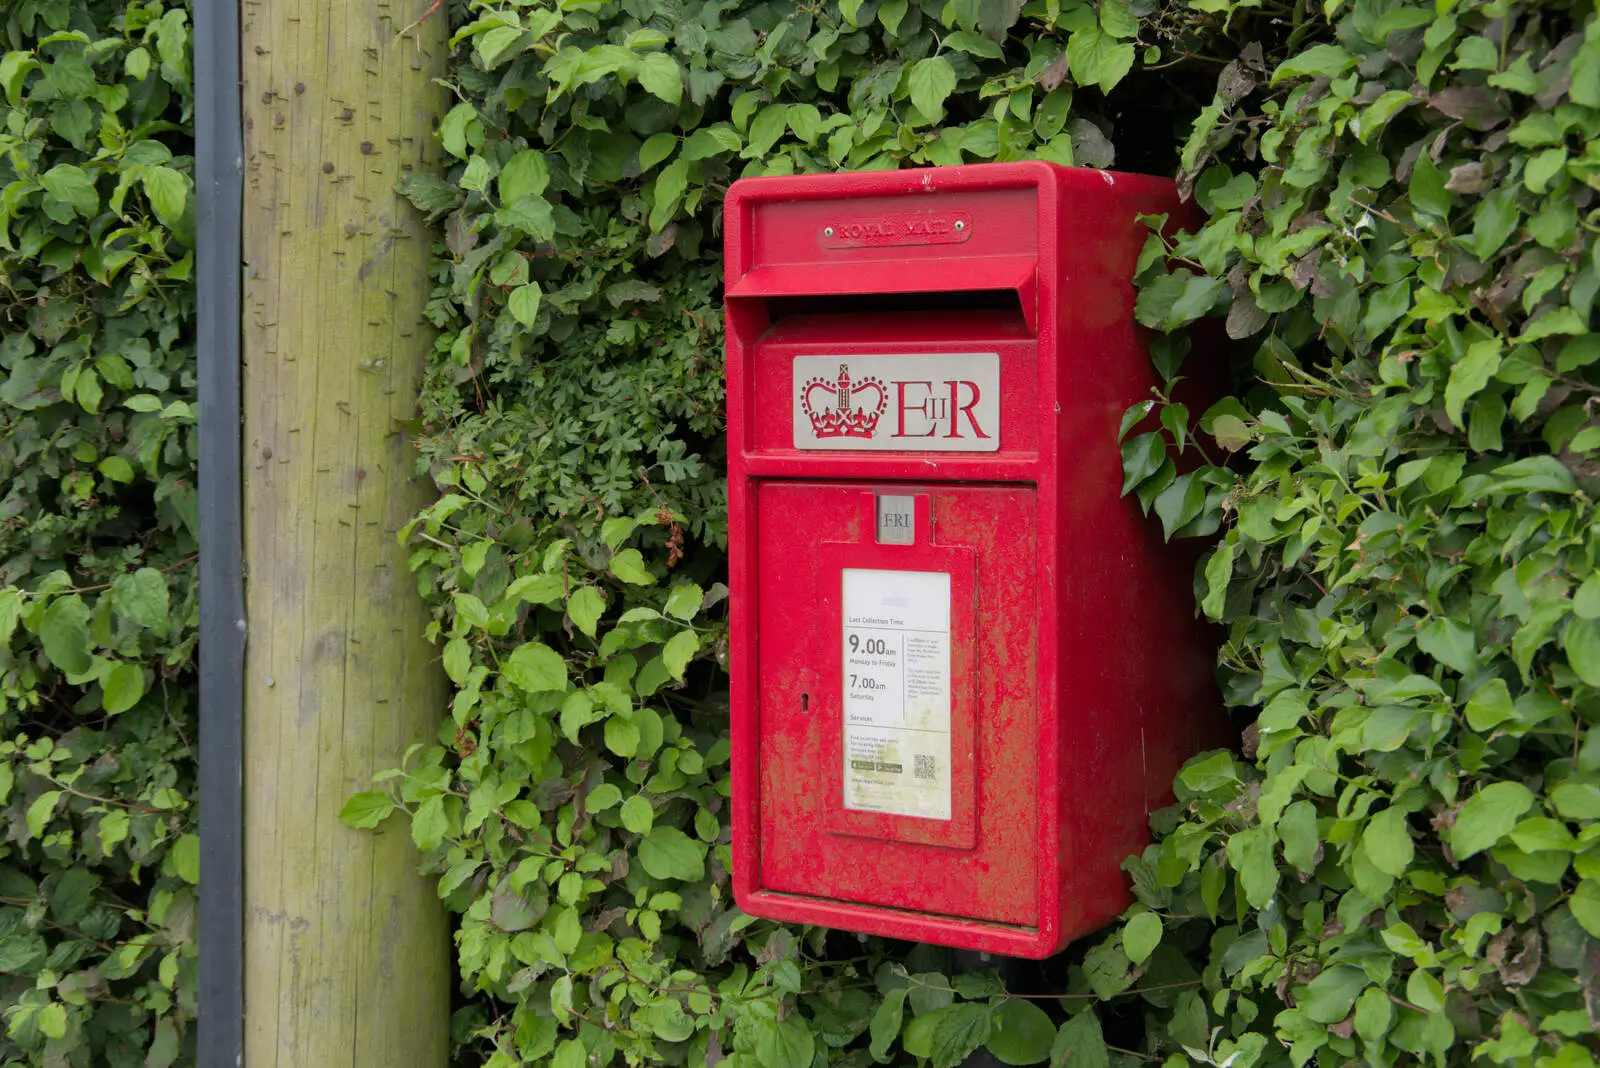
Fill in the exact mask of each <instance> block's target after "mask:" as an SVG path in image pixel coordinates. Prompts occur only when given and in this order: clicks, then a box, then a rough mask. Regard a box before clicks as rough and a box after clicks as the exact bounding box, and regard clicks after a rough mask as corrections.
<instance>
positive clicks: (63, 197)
mask: <svg viewBox="0 0 1600 1068" xmlns="http://www.w3.org/2000/svg"><path fill="white" fill-rule="evenodd" d="M156 169H157V170H165V169H166V168H164V167H161V168H156ZM39 184H40V185H42V186H44V191H45V192H46V193H49V194H50V195H51V196H53V197H55V198H56V199H57V200H59V201H61V203H63V204H66V205H69V206H70V207H71V208H72V210H73V211H75V212H77V213H78V214H79V215H82V216H83V217H84V218H85V219H92V218H94V217H95V215H96V214H98V213H99V211H100V195H99V194H98V193H96V192H95V191H94V179H93V178H90V177H89V175H88V173H87V172H85V171H84V170H83V168H82V167H77V166H74V165H73V164H71V163H58V164H56V165H55V166H54V167H51V168H50V169H49V170H48V171H45V172H44V174H42V175H40V176H39Z"/></svg>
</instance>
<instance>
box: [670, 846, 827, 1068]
mask: <svg viewBox="0 0 1600 1068" xmlns="http://www.w3.org/2000/svg"><path fill="white" fill-rule="evenodd" d="M696 878H698V876H696ZM751 1031H753V1032H754V1034H755V1044H754V1051H755V1055H756V1062H757V1063H758V1064H760V1065H761V1068H811V1062H812V1059H813V1057H815V1055H816V1052H815V1051H816V1039H815V1037H814V1036H813V1035H812V1034H811V1029H810V1028H809V1027H807V1026H806V1021H805V1018H804V1017H802V1016H800V1015H798V1014H791V1015H790V1016H788V1017H786V1018H784V1019H782V1020H769V1019H766V1018H763V1017H755V1018H754V1019H753V1021H752V1026H751Z"/></svg>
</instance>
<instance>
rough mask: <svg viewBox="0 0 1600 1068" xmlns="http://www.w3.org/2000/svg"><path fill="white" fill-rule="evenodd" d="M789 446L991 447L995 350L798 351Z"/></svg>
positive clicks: (995, 440)
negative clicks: (876, 353)
mask: <svg viewBox="0 0 1600 1068" xmlns="http://www.w3.org/2000/svg"><path fill="white" fill-rule="evenodd" d="M794 447H795V448H797V449H867V450H885V449H902V450H906V451H910V452H994V451H996V450H997V449H999V448H1000V354H999V353H995V352H968V353H940V354H937V355H914V356H796V357H795V358H794Z"/></svg>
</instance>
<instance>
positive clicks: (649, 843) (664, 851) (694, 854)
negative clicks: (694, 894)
mask: <svg viewBox="0 0 1600 1068" xmlns="http://www.w3.org/2000/svg"><path fill="white" fill-rule="evenodd" d="M639 863H640V865H642V866H643V867H644V870H645V871H646V872H648V873H649V875H650V877H651V878H653V879H682V880H683V881H684V882H689V883H692V882H698V881H700V880H701V879H703V878H705V874H706V865H705V847H704V846H703V845H701V844H700V843H698V842H696V841H695V840H694V839H692V838H690V837H689V836H688V835H686V834H684V833H683V832H682V831H680V830H678V829H677V828H676V827H656V828H655V829H653V830H652V831H651V832H650V833H649V834H647V835H646V836H645V837H644V838H643V839H641V840H640V842H639ZM808 1063H809V1060H808Z"/></svg>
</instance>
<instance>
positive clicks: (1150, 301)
mask: <svg viewBox="0 0 1600 1068" xmlns="http://www.w3.org/2000/svg"><path fill="white" fill-rule="evenodd" d="M1224 288H1225V283H1224V282H1222V281H1221V280H1220V279H1217V278H1211V277H1209V276H1207V275H1203V274H1201V275H1197V274H1195V273H1194V272H1192V271H1190V270H1189V269H1188V268H1187V267H1183V268H1179V269H1178V270H1176V271H1173V272H1172V273H1171V274H1165V275H1162V276H1161V277H1159V278H1157V279H1156V280H1155V281H1154V282H1152V283H1151V284H1150V285H1147V286H1145V287H1144V288H1142V289H1140V290H1139V297H1138V300H1137V301H1136V302H1135V303H1134V315H1135V317H1136V318H1138V320H1139V322H1141V323H1143V324H1144V325H1145V326H1148V327H1151V328H1153V329H1156V330H1161V331H1164V332H1171V331H1173V330H1177V329H1178V328H1180V327H1184V326H1188V325H1189V324H1190V323H1192V322H1194V321H1195V320H1196V319H1198V318H1200V317H1201V316H1203V315H1205V314H1207V313H1208V312H1209V311H1210V310H1211V307H1212V305H1214V304H1215V303H1216V301H1217V298H1218V297H1219V296H1221V295H1222V292H1223V289H1224Z"/></svg>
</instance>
